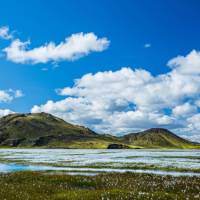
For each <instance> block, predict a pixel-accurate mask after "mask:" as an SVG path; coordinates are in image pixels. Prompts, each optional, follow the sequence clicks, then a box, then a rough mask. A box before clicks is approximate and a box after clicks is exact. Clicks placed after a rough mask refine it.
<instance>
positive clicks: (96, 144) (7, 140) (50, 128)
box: [0, 113, 199, 148]
mask: <svg viewBox="0 0 200 200" xmlns="http://www.w3.org/2000/svg"><path fill="white" fill-rule="evenodd" d="M0 146H2V147H44V148H198V147H199V145H197V144H194V143H192V142H189V141H187V140H185V139H182V138H180V137H178V136H176V135H175V134H173V133H171V132H170V131H168V130H166V129H157V128H155V129H149V130H146V131H143V132H140V133H131V134H128V135H125V136H124V137H120V138H117V137H114V136H111V135H100V134H97V133H95V132H94V131H92V130H90V129H88V128H86V127H83V126H78V125H73V124H70V123H67V122H65V121H64V120H62V119H60V118H57V117H55V116H53V115H50V114H47V113H36V114H30V113H29V114H10V115H7V116H5V117H2V118H0Z"/></svg>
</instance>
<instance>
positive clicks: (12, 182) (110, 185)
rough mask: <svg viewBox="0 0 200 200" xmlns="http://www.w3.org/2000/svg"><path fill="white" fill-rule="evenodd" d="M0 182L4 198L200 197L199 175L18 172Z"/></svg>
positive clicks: (41, 199)
mask: <svg viewBox="0 0 200 200" xmlns="http://www.w3.org/2000/svg"><path fill="white" fill-rule="evenodd" d="M0 185H1V187H0V197H1V199H4V200H22V199H25V200H68V199H69V200H94V199H95V200H108V199H109V200H112V199H114V200H118V199H119V200H120V199H123V200H126V199H133V200H134V199H135V200H142V199H145V200H148V199H149V200H150V199H151V200H153V199H155V200H158V199H162V200H165V199H166V200H170V199H173V200H175V199H176V200H182V199H187V200H190V199H191V200H195V199H200V177H171V176H157V175H148V174H132V173H125V174H116V173H112V174H100V175H97V176H78V175H74V176H71V175H65V174H53V175H52V174H48V173H47V174H44V173H40V172H18V173H11V174H0Z"/></svg>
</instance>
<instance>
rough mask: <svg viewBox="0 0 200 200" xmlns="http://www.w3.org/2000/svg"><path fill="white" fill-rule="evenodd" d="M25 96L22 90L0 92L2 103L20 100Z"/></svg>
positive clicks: (0, 101)
mask: <svg viewBox="0 0 200 200" xmlns="http://www.w3.org/2000/svg"><path fill="white" fill-rule="evenodd" d="M22 96H23V92H22V91H21V90H13V89H8V90H0V103H2V102H3V103H6V102H10V101H12V100H13V99H15V98H19V97H22Z"/></svg>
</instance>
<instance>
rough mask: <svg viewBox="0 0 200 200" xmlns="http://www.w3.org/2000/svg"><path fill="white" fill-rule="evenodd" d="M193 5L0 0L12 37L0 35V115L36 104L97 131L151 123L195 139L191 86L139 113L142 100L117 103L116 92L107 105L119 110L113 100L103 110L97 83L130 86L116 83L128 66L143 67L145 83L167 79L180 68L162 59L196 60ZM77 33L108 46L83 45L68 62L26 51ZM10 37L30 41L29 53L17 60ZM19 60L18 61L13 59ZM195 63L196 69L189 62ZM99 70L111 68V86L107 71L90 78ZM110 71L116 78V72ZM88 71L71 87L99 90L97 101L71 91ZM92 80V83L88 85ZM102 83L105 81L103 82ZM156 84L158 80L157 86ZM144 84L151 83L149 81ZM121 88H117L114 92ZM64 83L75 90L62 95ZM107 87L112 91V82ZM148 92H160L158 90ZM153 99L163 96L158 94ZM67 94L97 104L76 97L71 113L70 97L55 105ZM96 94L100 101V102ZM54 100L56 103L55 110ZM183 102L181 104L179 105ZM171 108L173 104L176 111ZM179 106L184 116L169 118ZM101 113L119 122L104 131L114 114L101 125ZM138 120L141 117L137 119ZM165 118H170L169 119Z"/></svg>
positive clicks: (198, 45) (197, 25) (180, 0)
mask: <svg viewBox="0 0 200 200" xmlns="http://www.w3.org/2000/svg"><path fill="white" fill-rule="evenodd" d="M199 9H200V3H199V1H197V0H190V1H189V0H187V1H184V0H176V1H172V0H169V1H165V2H164V1H157V0H153V1H148V0H143V1H142V2H141V1H133V0H132V1H131V0H130V1H129V0H123V1H121V0H119V1H112V0H111V1H106V0H101V1H97V0H96V1H94V0H85V1H70V0H68V1H62V0H58V1H39V0H34V1H29V2H27V1H25V0H21V1H14V0H12V1H9V0H8V1H4V2H3V1H2V2H0V19H1V20H0V28H1V27H2V28H5V27H7V28H9V30H8V31H7V34H8V35H9V36H11V37H10V38H9V37H7V38H5V37H2V38H1V40H0V49H1V57H0V75H1V76H0V91H2V92H3V91H4V100H3V97H2V101H0V109H1V110H2V113H5V112H3V111H5V109H8V110H9V111H13V112H30V111H31V110H32V108H33V106H34V105H37V109H35V110H34V111H46V112H50V113H52V114H56V115H58V116H60V117H62V118H64V119H65V120H67V121H70V122H73V123H78V124H79V123H81V124H84V125H86V126H89V127H91V128H93V129H95V130H97V131H99V132H112V133H113V134H122V133H124V132H129V131H137V130H142V129H145V128H150V127H151V126H157V127H166V128H169V129H172V130H175V131H176V132H177V133H179V134H181V135H184V136H186V137H188V138H189V137H191V138H192V139H195V140H196V138H198V139H200V136H199V132H200V127H199V125H197V124H196V121H198V120H199V119H200V116H199V104H200V103H198V102H199V91H200V90H198V88H197V89H196V88H195V94H194V91H193V93H192V92H191V91H189V92H188V93H187V94H185V93H183V94H178V95H177V94H176V95H175V96H176V99H175V97H174V98H171V96H172V94H168V96H166V98H168V99H170V98H171V102H170V103H168V102H167V103H166V102H165V105H164V106H161V107H159V108H157V107H156V108H155V107H152V108H151V109H150V110H145V111H144V105H143V104H144V102H143V104H142V103H141V102H138V101H139V100H138V98H139V97H138V96H137V97H135V96H134V97H130V99H125V100H124V97H123V95H124V94H123V95H121V96H115V95H112V94H111V95H112V98H111V99H112V100H110V99H109V100H110V101H111V102H114V101H116V102H119V101H120V106H121V107H120V106H118V104H117V105H114V103H113V105H110V107H109V106H108V104H110V103H111V102H110V101H109V100H108V99H106V98H107V93H106V92H107V91H101V89H100V88H99V87H106V88H109V87H111V85H113V84H114V86H117V85H120V84H121V85H120V86H124V87H129V86H130V84H129V85H128V86H127V85H123V84H124V82H123V81H122V80H119V79H120V77H123V76H125V78H127V76H126V75H127V74H129V75H130V74H131V75H130V77H129V78H130V79H131V80H132V79H134V77H135V74H133V72H134V70H135V69H141V70H142V69H143V70H146V72H148V73H150V74H151V76H152V77H153V80H150V79H151V78H149V77H148V75H144V74H143V75H144V76H145V77H146V76H147V77H146V78H147V79H148V78H149V81H150V82H152V81H153V82H156V81H157V82H159V81H160V78H159V77H158V76H160V75H161V74H164V75H165V76H167V74H168V73H172V71H173V69H174V68H175V66H176V65H184V64H183V63H181V64H180V63H179V62H178V61H177V60H176V61H175V63H173V66H172V67H171V68H170V67H168V66H167V63H168V61H169V60H171V59H172V58H177V56H178V55H182V56H185V57H184V58H185V62H186V61H187V60H188V59H193V57H195V60H196V57H197V59H198V56H199V54H198V50H199V49H200V40H199V35H200V22H199V19H200V13H199ZM81 32H82V33H83V38H84V37H86V35H85V34H87V33H93V36H96V37H97V38H96V41H95V42H98V41H99V42H100V40H101V39H102V38H104V39H105V40H106V41H107V44H106V45H105V44H104V46H101V47H99V46H98V48H101V49H98V50H96V46H95V47H94V46H92V43H91V42H90V45H91V46H90V48H92V49H91V50H90V52H89V53H88V52H87V53H83V55H82V54H81V57H80V56H79V57H78V59H75V60H70V59H67V58H66V57H65V58H61V59H60V58H58V59H57V58H56V59H53V58H49V57H48V60H47V61H45V62H43V61H41V58H38V57H37V56H35V57H34V56H32V53H33V52H32V51H31V50H32V49H34V48H39V47H41V46H42V47H44V46H47V45H48V44H49V42H54V44H55V46H57V45H58V44H60V43H61V42H64V41H65V38H67V37H68V38H69V37H71V36H72V34H77V33H81ZM4 36H5V35H4ZM16 40H19V41H20V42H26V41H28V40H29V42H30V44H27V46H23V45H22V46H23V47H24V48H25V53H27V51H29V54H26V55H25V57H26V58H23V60H22V53H24V52H22V51H21V50H22V49H17V50H19V51H17V52H14V53H15V54H13V51H11V50H13V47H12V46H11V44H12V43H13V42H14V41H16ZM96 45H97V44H96ZM102 45H103V44H102ZM5 48H9V50H10V51H5ZM68 48H70V47H68ZM192 50H195V52H194V54H195V55H194V56H192V55H190V52H191V51H192ZM30 54H31V59H30ZM47 54H48V53H47ZM47 54H45V55H47ZM23 56H24V55H23ZM187 56H188V57H187ZM33 57H34V58H33ZM16 58H17V59H18V61H17V60H16ZM187 58H188V59H187ZM19 59H21V60H20V61H19ZM177 63H178V64H177ZM195 63H196V62H195ZM186 64H187V63H186ZM189 64H190V62H189ZM191 65H193V63H192V64H191ZM194 65H195V66H194V68H195V69H196V64H194ZM184 66H185V65H184ZM122 67H129V68H125V69H126V70H127V71H126V70H124V71H123V70H122V71H121V69H122ZM191 68H193V66H192V67H191ZM105 71H111V73H112V74H111V75H110V76H114V77H115V78H116V80H115V81H114V83H113V82H112V83H110V82H109V81H111V80H110V79H112V80H113V79H114V78H110V76H107V75H106V74H102V76H103V79H104V78H105V80H104V81H103V82H98V81H99V77H98V75H97V76H95V74H96V73H98V72H102V73H103V72H105ZM199 71H200V66H199ZM199 71H198V70H197V71H195V77H192V78H191V79H190V80H189V83H190V82H192V81H193V80H194V79H195V81H196V82H195V83H196V84H198V81H199V76H197V77H196V75H198V73H199ZM117 72H118V73H119V75H118V74H116V73H117ZM88 73H92V74H93V75H91V77H89V82H88V80H87V81H86V82H87V83H85V82H84V83H82V82H81V83H78V84H80V85H78V86H80V87H87V89H88V90H89V91H91V90H92V89H93V90H94V91H99V93H98V92H97V93H98V95H99V99H100V101H98V99H97V100H95V101H92V102H91V99H90V98H92V95H91V94H89V93H87V95H82V94H80V93H81V92H82V91H77V90H79V89H80V88H78V89H77V88H76V86H74V87H73V85H74V80H75V79H81V80H82V78H83V79H84V75H86V74H88ZM124 74H125V75H124ZM104 75H105V76H104ZM143 75H141V76H143ZM118 76H119V77H118ZM170 76H171V75H170ZM188 77H189V76H187V77H186V78H185V79H184V81H183V83H182V84H183V85H185V84H187V83H188V82H185V80H186V79H187V80H188ZM95 78H96V79H97V80H96V79H95ZM91 79H92V81H94V82H92V83H91V82H90V80H91ZM93 79H94V80H93ZM158 79H159V80H158ZM84 80H85V79H84ZM106 80H107V82H108V83H107V85H104V82H106ZM117 80H119V81H117ZM173 80H174V78H173ZM181 80H182V79H181ZM120 81H122V82H120ZM133 81H134V80H133ZM97 82H98V83H97ZM163 82H164V81H163ZM163 82H161V84H163ZM177 82H180V81H176V83H174V82H173V83H171V82H170V84H178V83H177ZM100 83H101V84H100ZM88 84H92V85H93V86H95V84H97V87H96V89H95V88H92V89H91V87H90V86H88ZM145 84H146V83H145ZM161 84H160V82H159V86H160V85H161ZM147 85H148V87H150V86H149V83H148V84H147ZM78 86H77V87H78ZM120 86H119V87H118V88H119V90H120ZM66 87H71V89H72V90H76V92H75V91H73V92H72V91H70V92H71V93H73V94H69V93H70V92H69V91H67V92H64V91H63V90H64V89H65V88H66ZM130 87H131V88H133V87H136V86H135V85H134V84H133V85H131V86H130ZM165 87H166V86H165ZM188 87H190V88H191V87H193V88H194V87H197V86H196V85H193V86H190V85H188ZM58 88H61V89H60V90H59V92H58V90H56V89H58ZM122 88H123V87H122ZM145 88H146V85H145V86H144V85H142V86H141V88H140V90H141V91H142V90H144V92H145ZM153 88H155V87H153ZM68 89H69V88H68ZM90 89H91V90H90ZM110 89H111V90H112V91H114V89H113V88H112V87H111V88H110ZM165 89H166V90H168V89H169V87H166V88H163V93H165ZM17 91H18V93H19V91H21V94H18V95H16V93H17ZM56 91H57V92H56ZM133 91H134V90H133ZM116 92H117V90H116ZM129 92H130V91H128V93H127V96H128V95H129ZM155 92H158V93H159V91H157V90H156V91H155ZM166 92H167V91H166ZM5 93H6V94H7V95H9V97H10V98H9V97H7V100H5ZM22 93H23V94H22ZM93 95H94V93H93ZM138 95H141V94H138ZM150 95H152V92H151V93H150V94H149V95H147V97H146V96H145V95H144V97H143V98H149V96H150ZM155 95H156V93H155ZM160 96H161V97H160V98H161V99H163V96H162V92H161V94H160ZM68 97H70V98H73V101H75V100H77V99H79V98H83V97H84V99H87V104H88V102H89V103H91V104H92V105H94V104H95V105H96V107H95V108H93V109H92V110H88V108H87V109H86V108H85V107H84V106H83V105H85V102H84V103H83V104H82V103H81V105H79V103H80V102H79V103H77V102H76V106H77V108H76V109H77V110H78V111H80V110H81V109H82V112H81V113H78V112H77V110H76V109H75V108H74V107H75V106H74V107H73V106H72V105H74V102H68V100H70V99H67V102H68V103H66V102H65V103H63V102H62V101H63V100H64V99H66V98H68ZM89 99H90V100H89ZM102 99H103V100H104V102H103V103H105V105H104V104H103V103H102ZM49 100H52V101H53V102H54V104H52V105H51V108H49V107H48V108H46V107H45V108H43V107H41V105H45V104H47V102H48V101H49ZM122 101H125V102H123V103H124V104H123V103H122V104H123V106H122V105H121V102H122ZM157 101H158V100H154V101H153V100H151V104H159V103H158V102H157ZM160 101H161V100H160ZM56 102H57V104H59V108H58V105H57V104H56ZM173 102H176V103H173ZM148 103H150V102H148ZM60 104H64V105H62V108H60V106H61V105H60ZM66 104H67V105H68V106H69V107H70V109H69V108H68V107H67V105H66ZM99 105H101V106H102V108H101V109H97V107H98V106H99ZM145 105H146V104H145ZM162 105H163V102H162ZM182 105H183V106H184V107H183V108H182V107H181V108H179V107H180V106H182ZM106 106H107V107H109V108H106ZM146 106H147V105H146ZM177 106H179V107H178V108H176V107H177ZM83 107H84V108H83ZM86 107H87V106H86ZM99 107H100V106H99ZM99 107H98V108H99ZM119 107H120V108H119ZM103 108H104V109H103ZM68 109H69V110H68ZM106 109H107V110H106ZM179 109H182V110H186V111H185V112H187V116H185V115H186V114H185V113H184V114H183V113H181V114H179V116H177V114H176V115H175V112H176V111H175V110H179ZM108 110H109V111H108ZM188 110H189V111H188ZM70 111H71V113H70ZM90 111H91V112H92V113H93V114H94V112H96V115H95V116H93V115H92V114H90V115H89V116H88V115H86V114H84V113H85V112H87V113H89V112H90ZM75 112H76V114H75ZM131 112H133V113H131ZM138 112H141V113H138ZM152 112H153V113H155V116H147V117H144V116H143V114H144V113H145V114H146V113H149V114H150V113H152ZM102 113H104V114H102ZM105 113H107V114H109V115H110V116H111V115H112V114H113V113H114V114H113V115H112V116H113V118H115V119H116V120H117V121H118V120H122V121H123V122H122V121H120V123H119V124H121V125H119V124H118V125H116V126H115V127H114V129H113V128H111V124H113V121H112V120H113V119H107V118H106V120H107V121H109V123H107V122H105ZM110 113H111V114H110ZM2 115H3V114H2ZM124 115H128V116H126V117H127V118H128V119H129V120H126V119H125V118H126V117H124ZM133 115H134V116H133ZM138 115H139V116H138ZM141 115H142V116H143V117H141ZM180 115H181V116H180ZM183 115H184V116H183ZM97 116H98V117H97ZM137 116H138V117H137ZM117 117H118V118H117ZM123 117H124V118H123ZM140 117H141V120H139V121H138V118H140ZM163 117H164V119H163ZM166 117H169V118H170V119H171V120H172V119H173V120H175V121H173V120H172V121H170V119H166ZM158 118H159V119H163V120H164V122H158V121H159V120H158ZM174 118H175V119H174ZM161 121H162V120H161ZM130 124H132V125H130ZM183 124H184V125H183Z"/></svg>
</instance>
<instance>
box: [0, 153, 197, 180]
mask: <svg viewBox="0 0 200 200" xmlns="http://www.w3.org/2000/svg"><path fill="white" fill-rule="evenodd" d="M154 168H155V169H154ZM167 168H169V169H167ZM170 169H173V170H170ZM174 169H178V171H177V170H174ZM179 169H180V170H179ZM24 170H26V171H63V172H68V173H71V174H74V173H76V174H77V173H80V174H81V173H83V172H84V173H91V174H97V173H102V172H121V173H123V172H127V171H129V172H137V173H154V174H164V175H177V176H180V175H184V176H192V175H196V176H199V175H200V173H197V172H200V150H132V149H131V150H130V149H126V150H110V149H109V150H105V149H103V150H94V149H92V150H91V149H90V150H86V149H0V172H14V171H24ZM198 170H199V171H198ZM194 172H195V173H194Z"/></svg>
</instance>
